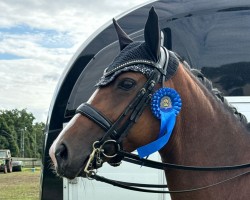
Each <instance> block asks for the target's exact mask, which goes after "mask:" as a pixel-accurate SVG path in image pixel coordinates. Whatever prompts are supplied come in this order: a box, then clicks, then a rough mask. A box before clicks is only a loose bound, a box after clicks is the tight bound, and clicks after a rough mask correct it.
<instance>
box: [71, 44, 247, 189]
mask: <svg viewBox="0 0 250 200" xmlns="http://www.w3.org/2000/svg"><path fill="white" fill-rule="evenodd" d="M179 58H180V57H179V56H178V55H177V54H175V53H173V52H170V51H168V50H167V49H165V48H164V47H161V56H160V59H159V61H158V62H153V61H149V60H131V61H128V62H126V63H123V64H121V65H119V66H117V67H116V68H114V69H113V70H111V71H105V72H104V76H108V75H110V74H112V73H114V72H115V71H119V70H121V69H122V68H125V67H127V66H131V65H138V64H140V65H147V66H150V67H151V68H153V70H152V73H151V74H150V76H149V78H148V79H147V81H146V83H145V84H144V85H143V87H142V88H141V90H140V91H139V92H138V93H137V95H136V96H135V98H134V99H133V100H132V101H131V102H130V103H129V105H128V106H127V108H126V109H125V110H124V111H123V113H122V114H121V115H120V116H119V117H118V119H117V120H116V121H115V122H114V123H112V122H111V121H110V120H109V119H108V118H107V117H105V116H104V115H103V114H102V113H101V112H99V111H98V110H97V109H96V108H94V107H93V106H91V105H90V104H88V103H83V104H81V105H80V106H79V107H78V108H77V110H76V113H80V114H81V115H83V116H85V117H87V118H89V119H90V120H92V121H93V122H95V123H96V124H97V125H99V126H100V127H101V128H102V129H103V130H104V131H105V134H104V136H103V137H102V138H101V139H100V140H99V141H95V142H94V143H93V151H92V153H91V154H90V156H89V159H88V161H87V164H86V167H85V169H84V173H85V175H86V176H87V177H88V178H90V179H95V180H97V181H102V182H105V183H108V184H112V185H114V186H118V187H121V188H125V189H130V190H135V191H140V192H152V193H183V192H193V191H198V190H202V189H206V188H210V187H213V186H216V185H219V184H222V183H225V182H227V181H230V180H232V179H235V178H238V177H241V176H243V175H246V174H249V173H250V171H246V172H244V173H241V174H238V175H236V176H233V177H230V178H228V179H224V180H221V181H219V182H216V183H213V184H210V185H207V186H203V187H197V188H192V189H187V190H178V191H161V190H149V189H143V188H141V187H146V188H147V187H152V188H166V187H167V185H152V184H139V183H127V182H121V181H116V180H110V179H107V178H104V177H101V176H98V175H97V174H96V172H95V170H94V168H96V169H97V168H99V167H101V166H102V164H103V162H104V160H103V157H105V158H108V159H110V160H111V162H109V163H110V164H111V165H113V166H118V165H119V164H120V162H121V160H123V161H126V162H130V163H133V164H137V165H141V166H145V167H151V168H156V169H162V170H166V169H177V170H189V171H190V170H191V171H222V170H223V171H224V170H237V169H243V168H250V163H247V164H242V165H233V166H218V167H200V166H185V165H177V164H170V163H161V162H156V161H152V160H148V159H144V158H140V157H138V156H137V155H135V154H132V153H128V152H125V151H123V150H122V147H121V141H122V138H123V137H125V136H126V134H127V132H128V131H129V129H130V128H131V127H132V126H133V124H134V123H136V122H137V120H138V118H139V117H140V116H141V114H142V112H143V111H144V109H145V108H146V106H148V105H149V104H150V101H151V97H152V94H153V93H154V91H155V85H156V84H157V83H159V82H161V83H162V85H163V83H164V82H165V81H166V80H168V79H170V78H171V77H172V76H173V75H174V74H175V72H176V70H177V67H178V63H179V62H180V59H179ZM184 65H185V62H184ZM125 118H126V119H127V120H126V122H125V123H123V124H122V122H124V119H125ZM108 144H112V145H113V146H115V153H113V154H108V153H107V152H105V146H106V145H108ZM112 160H114V161H115V162H112Z"/></svg>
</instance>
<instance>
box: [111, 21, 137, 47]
mask: <svg viewBox="0 0 250 200" xmlns="http://www.w3.org/2000/svg"><path fill="white" fill-rule="evenodd" d="M113 24H114V26H115V30H116V33H117V36H118V39H119V44H120V50H123V49H124V48H125V47H126V46H127V45H129V44H130V43H132V42H133V40H132V39H131V38H130V37H129V36H128V35H127V34H126V33H125V32H124V31H123V30H122V28H121V27H120V26H119V24H118V23H117V21H116V20H115V19H113Z"/></svg>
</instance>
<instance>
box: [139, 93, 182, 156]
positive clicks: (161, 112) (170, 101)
mask: <svg viewBox="0 0 250 200" xmlns="http://www.w3.org/2000/svg"><path fill="white" fill-rule="evenodd" d="M181 106H182V101H181V97H180V95H179V94H178V92H177V91H175V90H174V89H172V88H160V89H159V90H157V91H156V92H155V93H154V95H153V97H152V101H151V110H152V112H153V114H154V116H155V117H156V118H158V119H160V120H161V127H160V133H159V135H158V139H157V140H155V141H153V142H151V143H149V144H147V145H145V146H142V147H140V148H138V149H137V151H138V154H139V156H140V157H141V158H143V157H145V156H149V155H150V154H152V153H154V152H156V151H159V150H160V149H161V148H162V147H163V146H164V145H166V144H167V142H168V141H169V138H170V136H171V134H172V131H173V129H174V126H175V122H176V116H177V115H178V114H179V112H180V110H181Z"/></svg>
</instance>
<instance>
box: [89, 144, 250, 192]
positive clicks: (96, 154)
mask: <svg viewBox="0 0 250 200" xmlns="http://www.w3.org/2000/svg"><path fill="white" fill-rule="evenodd" d="M110 142H111V143H115V144H117V143H116V141H115V140H107V141H106V142H105V143H104V144H103V145H101V146H100V147H99V148H96V147H95V144H97V143H98V142H96V143H94V145H93V152H92V153H91V155H90V158H89V160H88V163H87V165H86V167H85V169H84V172H86V176H87V178H88V179H90V180H92V179H95V180H96V181H100V182H104V183H107V184H111V185H113V186H116V187H120V188H123V189H128V190H133V191H138V192H149V193H167V194H171V193H186V192H194V191H200V190H204V189H208V188H211V187H214V186H217V185H220V184H223V183H226V182H229V181H231V180H234V179H236V178H239V177H241V176H244V175H248V174H250V170H248V171H246V172H243V173H239V174H237V175H235V176H232V177H230V178H227V179H223V180H220V181H218V182H215V183H212V184H209V185H206V186H200V187H195V188H190V189H184V190H172V191H165V190H163V191H162V190H152V189H144V188H167V187H168V186H167V185H158V184H142V183H131V182H123V181H117V180H112V179H108V178H105V177H103V176H99V175H97V174H96V172H95V171H94V170H89V167H92V164H91V163H92V162H93V161H94V160H95V162H96V165H98V164H100V162H102V158H101V157H100V156H101V154H103V155H104V157H107V158H112V157H115V156H117V155H118V156H123V159H122V160H123V161H125V162H129V163H133V164H137V165H140V166H144V167H150V168H154V169H160V170H166V169H176V170H188V171H226V170H227V171H228V170H237V169H245V168H250V163H247V164H241V165H232V166H217V167H208V166H207V167H205V166H186V165H177V164H172V163H162V162H157V161H153V160H148V159H144V158H140V157H139V156H137V155H135V154H132V153H128V152H125V151H123V150H121V149H120V147H119V144H117V145H118V148H117V152H116V153H114V154H113V155H111V156H107V155H106V154H105V153H104V149H103V148H104V146H105V144H107V143H110Z"/></svg>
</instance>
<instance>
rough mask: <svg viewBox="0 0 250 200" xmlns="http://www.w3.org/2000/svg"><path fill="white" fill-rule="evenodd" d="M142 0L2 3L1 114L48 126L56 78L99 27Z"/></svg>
mask: <svg viewBox="0 0 250 200" xmlns="http://www.w3.org/2000/svg"><path fill="white" fill-rule="evenodd" d="M143 2H145V0H127V1H111V0H105V1H101V0H96V1H92V2H89V1H86V0H71V1H67V0H57V1H50V0H43V1H34V0H23V1H19V0H3V1H0V10H1V12H0V18H1V20H0V47H1V48H0V77H1V79H0V102H1V104H0V109H14V108H18V109H23V108H27V109H28V111H30V112H32V113H33V114H34V115H35V117H36V120H37V121H44V122H45V121H46V116H47V112H48V109H49V105H50V101H51V98H52V95H53V93H54V90H55V87H56V84H57V82H58V79H59V77H60V75H61V73H62V71H63V70H64V68H65V66H66V65H67V63H68V62H69V60H70V58H71V57H72V56H73V55H74V53H75V52H76V50H77V49H78V48H79V46H80V45H81V44H82V43H83V42H84V41H85V40H86V39H87V38H88V37H89V36H90V35H91V34H92V33H93V32H95V31H96V30H97V29H98V28H99V27H100V26H102V25H103V24H105V23H106V22H107V21H108V20H111V19H112V18H113V17H115V16H117V15H118V14H120V13H122V12H124V11H127V9H128V8H132V7H133V6H135V5H138V4H140V3H143Z"/></svg>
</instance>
